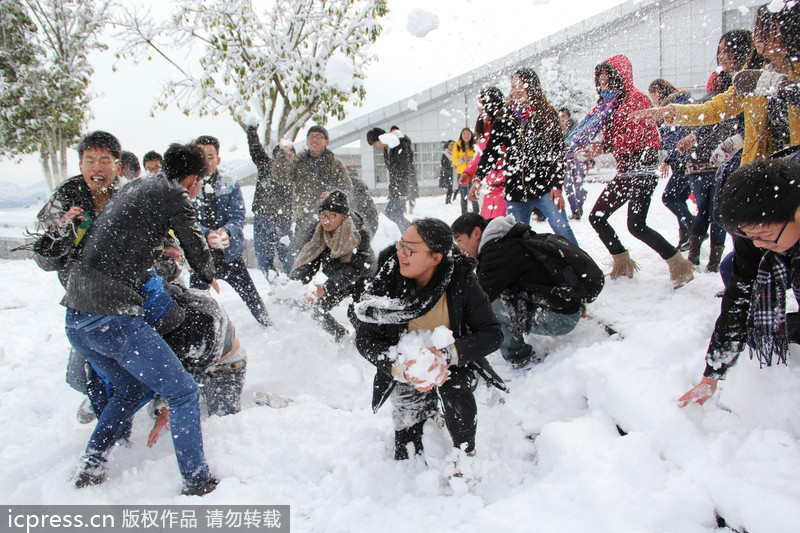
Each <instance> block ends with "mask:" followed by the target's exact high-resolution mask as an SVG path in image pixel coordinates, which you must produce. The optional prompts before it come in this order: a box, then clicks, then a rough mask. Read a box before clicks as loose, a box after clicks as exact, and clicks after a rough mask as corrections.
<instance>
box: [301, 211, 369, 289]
mask: <svg viewBox="0 0 800 533" xmlns="http://www.w3.org/2000/svg"><path fill="white" fill-rule="evenodd" d="M351 216H352V218H353V222H354V223H355V225H356V228H357V229H358V233H359V235H361V242H360V243H359V245H358V250H357V251H356V253H354V254H353V256H352V257H351V258H350V261H349V262H347V263H345V262H344V261H342V260H340V259H338V258H337V259H331V255H330V252H331V250H330V248H325V250H324V251H323V252H322V253H321V254H320V255H318V256H317V258H316V259H314V260H313V261H311V262H310V263H306V264H305V265H301V266H299V267H297V268H295V269H293V270H292V275H291V278H292V279H298V280H300V281H302V282H303V283H309V282H310V281H311V278H313V277H314V275H315V274H316V273H317V272H319V271H322V273H323V274H325V275H326V276H327V277H328V280H327V281H326V282H325V285H324V287H325V294H326V296H327V297H328V298H330V299H333V300H335V301H342V300H343V299H345V298H347V297H348V296H350V295H352V294H353V293H354V291H355V292H358V290H357V289H359V290H360V286H361V282H362V280H363V279H364V278H366V277H367V276H369V275H370V274H372V272H373V268H374V266H375V254H374V253H373V251H372V246H371V245H370V234H369V231H367V230H366V229H364V228H362V227H360V226H361V220H360V217H359V215H358V214H357V213H351ZM314 231H316V226H311V228H310V231H309V232H308V234H306V235H304V236H303V237H304V240H303V241H302V242H303V243H306V242H308V241H309V240H310V239H311V236H312V235H314ZM300 248H302V246H301V247H300ZM356 296H357V295H356Z"/></svg>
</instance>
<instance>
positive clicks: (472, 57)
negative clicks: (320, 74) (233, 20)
mask: <svg viewBox="0 0 800 533" xmlns="http://www.w3.org/2000/svg"><path fill="white" fill-rule="evenodd" d="M122 1H123V2H131V3H133V2H135V3H136V4H137V5H139V4H144V3H153V4H154V5H156V4H161V5H163V2H160V1H154V0H153V1H151V0H146V1H141V0H122ZM257 2H258V0H256V3H257ZM621 3H623V2H622V1H620V0H550V1H547V0H436V2H431V1H430V0H389V9H390V12H389V14H388V15H387V16H386V17H385V18H384V19H382V25H383V27H384V31H383V33H382V35H381V36H380V37H379V38H378V41H377V43H375V45H374V46H373V47H372V50H373V52H374V53H375V54H376V55H377V56H378V57H379V61H377V62H375V63H373V64H372V65H371V66H370V67H369V68H368V70H367V75H368V77H367V80H366V82H365V84H366V89H367V98H366V101H365V104H364V106H363V107H361V108H357V109H355V110H354V111H353V112H352V113H351V115H350V118H354V117H357V116H359V115H362V114H366V113H368V112H370V111H373V110H375V109H378V108H380V107H382V106H385V105H387V104H391V103H393V102H396V101H397V100H400V99H402V98H404V97H408V96H411V95H412V94H414V93H416V92H418V91H421V90H423V89H426V88H428V87H431V86H433V85H436V84H438V83H441V82H443V81H445V80H447V79H449V78H452V77H454V76H457V75H459V74H463V73H464V72H467V71H469V70H471V69H473V68H476V67H478V66H480V65H482V64H484V63H487V62H489V61H491V60H493V59H496V58H498V57H501V56H503V55H505V54H508V53H510V52H513V51H514V50H517V49H519V48H522V47H523V46H526V45H528V44H530V43H531V42H533V41H536V40H537V39H540V38H542V37H545V36H547V35H549V34H552V33H555V32H557V31H558V30H560V29H563V28H565V27H567V26H569V25H571V24H574V23H576V22H579V21H580V20H583V19H585V18H588V17H591V16H593V15H596V14H597V13H600V12H602V11H604V10H606V9H608V8H610V7H612V6H614V5H618V4H621ZM159 9H163V8H161V7H160V8H159ZM414 9H421V10H426V11H429V12H433V13H434V14H435V15H436V16H437V17H438V20H439V25H438V28H437V29H435V30H433V31H431V32H429V33H428V34H427V35H426V36H425V37H416V36H414V35H412V34H411V33H409V31H408V29H407V22H408V14H409V12H411V11H412V10H414ZM114 47H115V43H114V42H113V40H111V39H109V50H108V51H107V52H103V53H96V54H94V55H92V56H91V61H92V64H93V65H94V68H95V74H94V76H93V79H92V85H91V90H92V91H93V92H94V94H96V95H97V96H96V97H95V98H94V99H93V101H92V113H93V116H94V118H93V119H92V120H91V121H90V122H89V130H94V129H104V130H107V131H110V132H111V133H113V134H115V135H116V136H117V137H118V138H119V139H120V141H121V142H122V144H123V148H124V149H127V150H130V151H132V152H134V153H135V154H136V155H137V156H139V157H140V158H141V156H142V155H143V154H144V153H145V152H146V151H148V150H151V149H155V150H158V151H163V150H164V149H165V148H166V147H167V146H168V145H169V143H171V142H176V141H177V142H186V141H189V140H191V139H193V138H195V137H197V136H198V135H201V134H210V135H215V136H217V137H219V138H220V142H221V144H222V147H221V157H222V158H223V159H236V158H243V157H245V158H246V157H248V155H247V144H246V139H245V135H244V132H242V130H241V128H239V126H238V125H236V124H235V123H234V122H233V121H232V120H231V119H230V118H228V117H227V116H220V117H212V118H203V119H199V118H195V117H186V116H184V115H183V114H182V113H180V112H178V111H177V110H176V109H174V107H171V108H170V109H168V110H167V111H159V112H158V113H157V114H156V115H155V117H151V116H150V112H151V109H152V106H153V103H154V102H155V100H156V98H157V96H158V95H159V93H160V89H161V87H162V85H163V83H164V81H165V80H167V79H168V78H169V76H170V75H171V71H170V70H169V66H168V65H166V63H165V62H163V61H161V60H160V59H154V60H153V61H151V62H147V63H143V64H139V65H133V64H131V63H130V62H125V63H122V62H118V63H117V70H116V72H114V71H112V65H113V63H114V59H113V51H114ZM329 125H330V124H329ZM69 172H70V173H71V174H76V173H77V172H78V165H77V155H75V154H74V153H73V154H72V157H71V159H70V163H69ZM0 180H3V181H13V182H16V183H18V184H24V183H33V182H37V181H41V180H42V177H41V167H40V165H39V161H38V157H37V156H29V157H26V158H25V159H24V160H23V162H22V163H21V164H19V165H17V164H14V163H11V162H8V161H0Z"/></svg>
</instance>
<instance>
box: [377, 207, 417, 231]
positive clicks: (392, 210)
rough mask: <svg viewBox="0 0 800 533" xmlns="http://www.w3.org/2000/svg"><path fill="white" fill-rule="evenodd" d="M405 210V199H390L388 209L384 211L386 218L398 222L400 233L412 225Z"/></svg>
mask: <svg viewBox="0 0 800 533" xmlns="http://www.w3.org/2000/svg"><path fill="white" fill-rule="evenodd" d="M405 212H406V201H405V200H389V201H388V202H386V209H384V211H383V213H384V214H385V215H386V218H388V219H389V220H391V221H392V222H394V223H395V224H397V227H398V228H400V233H403V232H404V231H405V230H406V229H408V227H409V226H410V225H411V222H409V220H408V219H407V218H406V216H405Z"/></svg>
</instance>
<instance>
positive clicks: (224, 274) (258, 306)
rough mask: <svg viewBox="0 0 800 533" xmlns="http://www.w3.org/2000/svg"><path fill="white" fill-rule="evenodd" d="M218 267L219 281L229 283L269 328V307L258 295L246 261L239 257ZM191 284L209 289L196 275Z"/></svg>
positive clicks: (259, 320) (254, 314) (194, 286)
mask: <svg viewBox="0 0 800 533" xmlns="http://www.w3.org/2000/svg"><path fill="white" fill-rule="evenodd" d="M216 267H217V274H216V277H217V279H223V280H225V281H227V282H228V285H230V286H231V287H233V290H235V291H236V294H238V295H239V297H240V298H241V299H242V300H243V301H244V303H245V304H246V305H247V308H248V309H250V312H251V313H252V314H253V316H254V317H255V319H256V320H258V322H259V323H260V324H262V325H264V326H268V325H269V324H270V319H269V313H268V312H267V306H266V305H265V304H264V300H262V299H261V296H260V295H259V294H258V290H256V286H255V284H254V283H253V278H251V277H250V272H249V271H248V270H247V265H245V263H244V259H242V258H241V257H239V258H237V259H234V260H233V261H230V262H223V261H218V262H217V263H216ZM189 284H190V285H191V286H192V288H196V289H208V283H205V282H203V281H201V280H200V279H199V278H198V277H197V276H195V275H194V274H193V275H192V276H191V278H190V280H189Z"/></svg>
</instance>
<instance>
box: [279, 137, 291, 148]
mask: <svg viewBox="0 0 800 533" xmlns="http://www.w3.org/2000/svg"><path fill="white" fill-rule="evenodd" d="M278 144H280V145H281V147H282V148H291V147H293V146H294V143H293V142H292V141H290V140H289V139H287V138H286V137H284V138H282V139H281V140H280V141H279V142H278Z"/></svg>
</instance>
